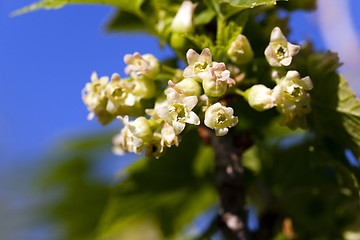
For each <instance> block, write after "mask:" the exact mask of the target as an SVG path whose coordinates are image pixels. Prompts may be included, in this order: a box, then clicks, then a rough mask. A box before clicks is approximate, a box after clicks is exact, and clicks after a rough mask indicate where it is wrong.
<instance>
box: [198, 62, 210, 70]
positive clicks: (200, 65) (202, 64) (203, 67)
mask: <svg viewBox="0 0 360 240" xmlns="http://www.w3.org/2000/svg"><path fill="white" fill-rule="evenodd" d="M208 67H209V64H208V63H207V62H203V61H202V62H196V63H195V64H194V68H195V71H196V72H204V71H206V70H207V69H208Z"/></svg>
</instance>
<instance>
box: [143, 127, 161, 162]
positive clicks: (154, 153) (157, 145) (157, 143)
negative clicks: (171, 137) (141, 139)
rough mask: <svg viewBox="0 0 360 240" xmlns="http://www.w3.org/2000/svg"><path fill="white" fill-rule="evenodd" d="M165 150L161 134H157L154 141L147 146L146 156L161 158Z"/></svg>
mask: <svg viewBox="0 0 360 240" xmlns="http://www.w3.org/2000/svg"><path fill="white" fill-rule="evenodd" d="M163 150H164V146H163V144H162V141H161V135H160V134H159V133H155V134H154V136H153V138H152V140H151V141H150V142H148V143H146V144H145V155H146V156H147V157H155V158H159V157H160V154H161V153H162V152H163Z"/></svg>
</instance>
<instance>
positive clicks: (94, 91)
mask: <svg viewBox="0 0 360 240" xmlns="http://www.w3.org/2000/svg"><path fill="white" fill-rule="evenodd" d="M108 82H109V77H106V76H105V77H101V78H100V79H99V78H98V76H97V74H96V72H93V73H92V74H91V83H86V85H85V88H84V89H83V91H82V99H83V101H84V103H85V105H86V106H87V108H88V110H89V111H90V113H89V115H88V119H89V120H91V119H93V118H94V115H95V114H97V113H99V112H101V111H104V110H105V107H106V102H107V98H106V95H105V89H106V86H107V83H108Z"/></svg>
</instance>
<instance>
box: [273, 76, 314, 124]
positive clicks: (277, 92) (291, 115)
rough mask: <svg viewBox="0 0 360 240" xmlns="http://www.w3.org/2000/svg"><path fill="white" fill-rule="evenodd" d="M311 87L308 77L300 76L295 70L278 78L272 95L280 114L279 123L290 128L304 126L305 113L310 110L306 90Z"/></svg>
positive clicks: (308, 95)
mask: <svg viewBox="0 0 360 240" xmlns="http://www.w3.org/2000/svg"><path fill="white" fill-rule="evenodd" d="M312 87H313V85H312V82H311V80H310V78H309V77H304V78H300V75H299V73H298V72H297V71H289V72H288V73H287V74H286V76H285V77H284V78H283V79H281V80H279V83H278V85H277V86H276V87H275V88H274V90H273V94H272V95H273V96H274V98H275V104H276V105H277V106H276V109H277V110H278V112H279V113H280V114H281V118H280V124H282V125H287V126H288V127H289V128H291V129H295V128H297V127H301V128H306V126H307V124H306V119H305V114H308V113H309V112H310V111H311V108H310V105H309V104H310V99H311V97H310V94H309V93H308V92H307V91H308V90H311V89H312Z"/></svg>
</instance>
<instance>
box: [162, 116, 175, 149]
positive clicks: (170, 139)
mask: <svg viewBox="0 0 360 240" xmlns="http://www.w3.org/2000/svg"><path fill="white" fill-rule="evenodd" d="M161 144H162V145H165V146H167V147H171V146H172V145H175V146H178V145H179V137H178V136H177V135H176V134H175V130H174V128H173V127H172V126H170V125H169V124H168V123H167V122H166V121H165V122H164V126H163V128H162V129H161Z"/></svg>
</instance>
